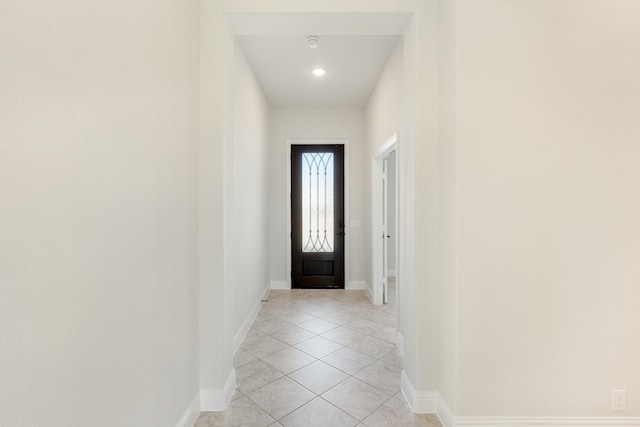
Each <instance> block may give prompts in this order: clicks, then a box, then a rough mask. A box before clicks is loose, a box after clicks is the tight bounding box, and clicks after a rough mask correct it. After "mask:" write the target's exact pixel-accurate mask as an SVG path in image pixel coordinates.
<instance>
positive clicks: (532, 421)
mask: <svg viewBox="0 0 640 427" xmlns="http://www.w3.org/2000/svg"><path fill="white" fill-rule="evenodd" d="M445 426H446V424H445ZM462 426H474V427H505V426H508V427H567V426H571V427H617V426H627V427H628V426H635V427H640V418H639V417H620V418H617V417H606V418H605V417H602V418H600V417H453V422H452V424H451V427H462Z"/></svg>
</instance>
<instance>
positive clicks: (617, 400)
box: [611, 390, 627, 411]
mask: <svg viewBox="0 0 640 427" xmlns="http://www.w3.org/2000/svg"><path fill="white" fill-rule="evenodd" d="M611 410H612V411H626V410H627V390H611Z"/></svg>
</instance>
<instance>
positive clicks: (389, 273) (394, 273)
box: [387, 270, 396, 277]
mask: <svg viewBox="0 0 640 427" xmlns="http://www.w3.org/2000/svg"><path fill="white" fill-rule="evenodd" d="M387 277H396V271H395V270H387Z"/></svg>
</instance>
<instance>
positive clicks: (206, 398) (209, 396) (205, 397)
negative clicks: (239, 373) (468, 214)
mask: <svg viewBox="0 0 640 427" xmlns="http://www.w3.org/2000/svg"><path fill="white" fill-rule="evenodd" d="M235 390H236V370H235V369H231V372H229V376H228V377H227V381H226V382H225V384H224V389H202V390H200V410H201V411H206V412H210V411H224V410H225V409H227V406H228V405H229V402H231V397H232V396H233V393H234V392H235Z"/></svg>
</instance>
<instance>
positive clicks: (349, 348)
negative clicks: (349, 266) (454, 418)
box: [195, 283, 442, 427]
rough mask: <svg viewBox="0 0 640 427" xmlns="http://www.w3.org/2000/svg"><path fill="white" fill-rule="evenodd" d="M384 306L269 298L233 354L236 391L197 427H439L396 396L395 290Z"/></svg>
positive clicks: (317, 293) (340, 298) (325, 294)
mask: <svg viewBox="0 0 640 427" xmlns="http://www.w3.org/2000/svg"><path fill="white" fill-rule="evenodd" d="M389 297H390V303H389V304H387V305H385V306H374V305H372V304H371V303H370V302H369V300H368V298H367V296H366V295H365V293H364V292H363V291H344V290H326V289H323V290H291V291H271V293H270V295H269V301H268V302H265V303H264V304H263V306H262V309H261V311H260V313H259V314H258V316H257V318H256V320H255V322H254V324H253V325H252V326H251V329H250V330H249V332H248V333H247V335H246V337H245V339H244V341H243V342H242V344H241V345H240V349H238V351H237V352H236V354H235V357H234V366H235V368H236V374H237V389H236V393H235V394H234V396H233V399H232V401H231V403H230V404H229V407H228V408H227V410H225V411H224V412H203V413H202V414H201V415H200V417H199V418H198V420H197V421H196V423H195V427H214V426H216V427H217V426H223V427H227V426H229V427H231V426H247V427H249V426H256V427H269V426H284V427H315V426H317V427H343V426H344V427H347V426H359V427H378V426H422V427H441V426H442V424H440V421H439V420H438V418H437V417H436V416H435V415H416V414H413V413H412V412H411V410H410V409H409V406H408V405H407V403H406V401H405V399H404V397H403V396H402V393H401V392H400V371H401V369H402V360H401V357H400V354H399V352H398V350H397V349H396V346H395V334H396V332H395V331H396V327H395V322H396V316H395V303H394V301H395V286H394V284H393V283H391V284H390V291H389Z"/></svg>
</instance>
